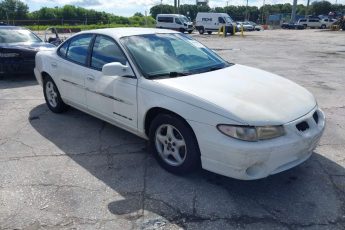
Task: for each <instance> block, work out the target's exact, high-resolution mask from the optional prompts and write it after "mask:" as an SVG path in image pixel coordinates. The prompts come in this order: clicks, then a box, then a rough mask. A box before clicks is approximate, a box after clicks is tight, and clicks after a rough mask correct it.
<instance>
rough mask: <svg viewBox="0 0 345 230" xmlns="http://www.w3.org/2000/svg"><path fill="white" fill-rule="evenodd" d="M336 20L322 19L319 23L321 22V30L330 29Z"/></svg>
mask: <svg viewBox="0 0 345 230" xmlns="http://www.w3.org/2000/svg"><path fill="white" fill-rule="evenodd" d="M336 21H337V20H336V19H334V18H324V19H321V20H320V22H321V27H320V28H321V29H326V28H329V27H331V25H333V24H334V23H335V22H336Z"/></svg>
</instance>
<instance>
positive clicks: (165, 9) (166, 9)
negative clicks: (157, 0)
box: [150, 4, 175, 18]
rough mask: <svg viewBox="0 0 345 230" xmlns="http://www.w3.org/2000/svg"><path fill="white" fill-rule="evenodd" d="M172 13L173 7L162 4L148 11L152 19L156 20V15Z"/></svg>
mask: <svg viewBox="0 0 345 230" xmlns="http://www.w3.org/2000/svg"><path fill="white" fill-rule="evenodd" d="M174 11H175V9H174V6H171V5H165V4H162V5H156V6H153V7H152V8H151V9H150V14H151V16H152V17H153V18H156V17H157V14H173V13H174Z"/></svg>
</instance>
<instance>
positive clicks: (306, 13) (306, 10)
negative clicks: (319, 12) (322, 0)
mask: <svg viewBox="0 0 345 230" xmlns="http://www.w3.org/2000/svg"><path fill="white" fill-rule="evenodd" d="M309 4H310V0H308V2H307V8H306V9H305V17H307V15H308V13H309V12H308V11H309Z"/></svg>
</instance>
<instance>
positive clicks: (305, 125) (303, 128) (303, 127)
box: [296, 121, 309, 132]
mask: <svg viewBox="0 0 345 230" xmlns="http://www.w3.org/2000/svg"><path fill="white" fill-rule="evenodd" d="M296 128H297V129H298V131H301V132H304V131H306V130H307V129H309V125H308V123H307V122H306V121H302V122H300V123H298V124H297V125H296Z"/></svg>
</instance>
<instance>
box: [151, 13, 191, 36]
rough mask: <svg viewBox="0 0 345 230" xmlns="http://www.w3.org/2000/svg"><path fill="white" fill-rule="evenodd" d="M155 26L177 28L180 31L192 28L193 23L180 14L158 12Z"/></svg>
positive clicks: (189, 30) (189, 31)
mask: <svg viewBox="0 0 345 230" xmlns="http://www.w3.org/2000/svg"><path fill="white" fill-rule="evenodd" d="M156 22H157V24H156V28H161V29H172V30H178V31H180V32H182V33H184V32H185V31H188V33H192V32H193V30H194V27H193V23H192V22H191V21H190V20H189V19H188V18H187V17H186V16H184V15H182V14H158V15H157V17H156Z"/></svg>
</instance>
